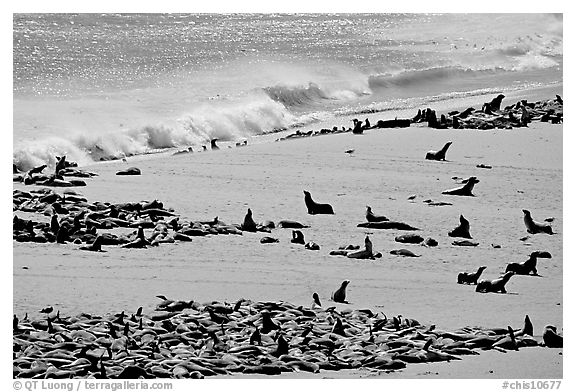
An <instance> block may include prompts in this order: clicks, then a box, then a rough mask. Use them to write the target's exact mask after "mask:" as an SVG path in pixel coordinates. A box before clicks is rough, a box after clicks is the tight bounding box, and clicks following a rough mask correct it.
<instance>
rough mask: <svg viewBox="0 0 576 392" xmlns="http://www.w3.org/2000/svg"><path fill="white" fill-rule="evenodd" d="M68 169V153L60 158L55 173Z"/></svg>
mask: <svg viewBox="0 0 576 392" xmlns="http://www.w3.org/2000/svg"><path fill="white" fill-rule="evenodd" d="M64 169H66V155H63V156H62V157H61V158H60V159H58V163H56V169H55V170H54V174H55V175H58V174H60V171H61V170H64Z"/></svg>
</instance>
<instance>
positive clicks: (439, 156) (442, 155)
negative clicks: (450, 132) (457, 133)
mask: <svg viewBox="0 0 576 392" xmlns="http://www.w3.org/2000/svg"><path fill="white" fill-rule="evenodd" d="M451 145H452V142H447V143H446V144H445V145H444V147H442V149H441V150H439V151H434V150H431V151H428V152H427V153H426V159H429V160H434V161H445V160H446V152H447V151H448V148H449V147H450V146H451Z"/></svg>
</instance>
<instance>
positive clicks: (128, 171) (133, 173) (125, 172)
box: [116, 167, 142, 176]
mask: <svg viewBox="0 0 576 392" xmlns="http://www.w3.org/2000/svg"><path fill="white" fill-rule="evenodd" d="M141 174H142V172H141V171H140V169H138V168H137V167H129V168H128V169H125V170H120V171H118V172H116V175H117V176H139V175H141Z"/></svg>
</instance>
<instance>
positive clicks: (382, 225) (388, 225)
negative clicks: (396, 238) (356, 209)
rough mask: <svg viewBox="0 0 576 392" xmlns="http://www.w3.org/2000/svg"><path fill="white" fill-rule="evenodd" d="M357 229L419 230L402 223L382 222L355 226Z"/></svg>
mask: <svg viewBox="0 0 576 392" xmlns="http://www.w3.org/2000/svg"><path fill="white" fill-rule="evenodd" d="M356 226H357V227H366V228H368V229H382V230H407V231H411V230H420V229H418V228H416V227H412V226H410V225H409V224H407V223H404V222H395V221H383V222H364V223H359V224H358V225H356Z"/></svg>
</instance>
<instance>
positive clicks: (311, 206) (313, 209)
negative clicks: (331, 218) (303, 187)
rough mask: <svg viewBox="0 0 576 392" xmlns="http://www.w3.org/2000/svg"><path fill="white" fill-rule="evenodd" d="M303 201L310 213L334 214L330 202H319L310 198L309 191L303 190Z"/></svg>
mask: <svg viewBox="0 0 576 392" xmlns="http://www.w3.org/2000/svg"><path fill="white" fill-rule="evenodd" d="M304 203H305V204H306V208H307V209H308V213H309V214H310V215H316V214H334V209H333V208H332V206H331V205H330V204H320V203H316V202H314V200H312V196H311V195H310V192H308V191H304Z"/></svg>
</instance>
